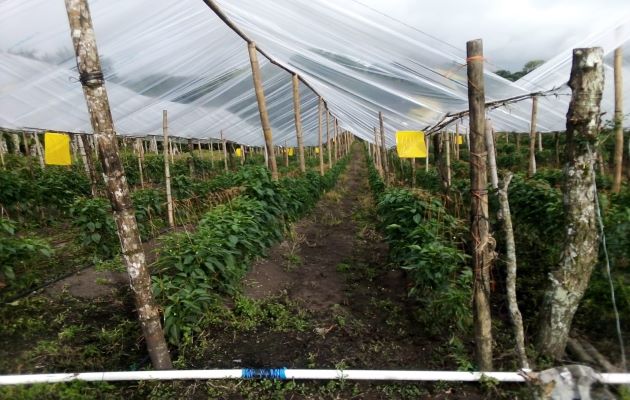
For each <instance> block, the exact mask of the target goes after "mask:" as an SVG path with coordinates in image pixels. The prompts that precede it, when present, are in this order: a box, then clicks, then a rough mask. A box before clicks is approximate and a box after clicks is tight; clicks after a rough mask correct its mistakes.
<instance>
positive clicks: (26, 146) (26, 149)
mask: <svg viewBox="0 0 630 400" xmlns="http://www.w3.org/2000/svg"><path fill="white" fill-rule="evenodd" d="M22 141H23V142H24V155H25V156H27V157H30V156H31V146H29V144H28V138H27V137H26V131H22Z"/></svg>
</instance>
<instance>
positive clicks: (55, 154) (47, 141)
mask: <svg viewBox="0 0 630 400" xmlns="http://www.w3.org/2000/svg"><path fill="white" fill-rule="evenodd" d="M44 159H45V161H46V164H48V165H71V164H72V159H71V157H70V136H68V135H66V134H64V133H53V132H46V134H44Z"/></svg>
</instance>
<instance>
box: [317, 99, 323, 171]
mask: <svg viewBox="0 0 630 400" xmlns="http://www.w3.org/2000/svg"><path fill="white" fill-rule="evenodd" d="M323 103H324V102H323V100H322V98H321V97H319V101H318V102H317V121H318V125H317V127H318V135H319V174H320V175H321V176H324V147H322V146H323V145H324V144H323V143H322V142H323V139H322V111H323V108H324V107H322V106H323Z"/></svg>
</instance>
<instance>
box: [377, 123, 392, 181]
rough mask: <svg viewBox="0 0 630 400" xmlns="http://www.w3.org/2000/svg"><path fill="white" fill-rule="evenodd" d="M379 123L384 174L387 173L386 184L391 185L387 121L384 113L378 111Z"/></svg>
mask: <svg viewBox="0 0 630 400" xmlns="http://www.w3.org/2000/svg"><path fill="white" fill-rule="evenodd" d="M378 123H379V126H380V130H381V152H382V153H381V160H382V162H383V174H384V175H385V184H386V185H389V162H388V160H387V143H386V142H385V123H384V121H383V113H382V112H379V113H378Z"/></svg>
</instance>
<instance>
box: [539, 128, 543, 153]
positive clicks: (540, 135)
mask: <svg viewBox="0 0 630 400" xmlns="http://www.w3.org/2000/svg"><path fill="white" fill-rule="evenodd" d="M541 151H543V144H542V132H540V131H539V132H538V152H539V153H540V152H541Z"/></svg>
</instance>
